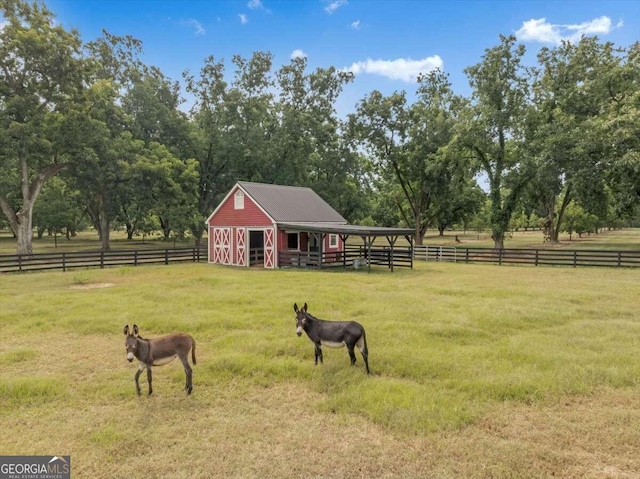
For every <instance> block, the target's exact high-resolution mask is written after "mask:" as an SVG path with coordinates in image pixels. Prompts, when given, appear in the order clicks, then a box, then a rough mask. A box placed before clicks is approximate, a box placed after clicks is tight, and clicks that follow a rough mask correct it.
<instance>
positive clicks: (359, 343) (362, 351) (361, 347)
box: [356, 336, 370, 374]
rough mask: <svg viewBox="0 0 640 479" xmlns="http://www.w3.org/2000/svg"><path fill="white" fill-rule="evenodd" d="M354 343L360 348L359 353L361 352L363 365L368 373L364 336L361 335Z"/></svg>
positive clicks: (367, 355)
mask: <svg viewBox="0 0 640 479" xmlns="http://www.w3.org/2000/svg"><path fill="white" fill-rule="evenodd" d="M356 344H357V345H358V349H359V350H360V353H362V359H364V366H365V368H366V369H367V374H370V373H369V351H368V350H367V343H366V341H365V339H364V336H363V337H361V338H360V339H359V340H358V342H357V343H356Z"/></svg>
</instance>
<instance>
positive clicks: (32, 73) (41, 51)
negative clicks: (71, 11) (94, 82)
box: [0, 0, 86, 254]
mask: <svg viewBox="0 0 640 479" xmlns="http://www.w3.org/2000/svg"><path fill="white" fill-rule="evenodd" d="M0 13H1V14H2V16H3V17H4V19H5V25H4V26H3V28H2V29H0V71H2V75H1V76H0V178H2V179H1V180H0V207H1V208H2V211H3V213H4V214H5V216H6V217H7V219H8V221H9V224H10V225H11V228H12V230H13V232H14V234H15V235H16V238H17V240H18V241H17V252H18V254H32V253H33V246H32V234H33V233H32V230H33V228H32V222H33V208H34V205H35V202H36V200H37V198H38V195H39V194H40V192H41V190H42V187H43V185H44V184H45V182H46V181H47V180H49V179H50V178H52V177H54V176H55V175H57V174H58V173H59V172H60V171H62V170H63V169H64V168H66V167H67V166H68V162H67V160H68V159H67V157H66V155H65V150H64V149H63V148H62V147H61V145H60V143H59V138H60V137H59V136H58V130H59V128H60V124H61V118H62V117H63V116H64V115H65V114H66V111H67V109H68V108H69V105H70V104H71V103H73V102H74V101H75V100H76V99H77V96H78V94H79V92H80V91H81V90H82V84H83V81H84V79H85V74H86V68H85V59H84V58H83V57H82V55H81V41H80V36H79V34H78V32H77V31H76V30H71V31H67V30H65V29H64V28H63V27H62V26H60V25H56V24H55V19H54V15H53V14H52V13H51V12H50V11H49V10H48V9H47V8H46V7H45V6H44V5H42V4H40V3H29V2H27V1H23V0H5V1H4V2H2V7H1V9H0Z"/></svg>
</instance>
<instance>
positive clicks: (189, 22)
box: [180, 18, 207, 35]
mask: <svg viewBox="0 0 640 479" xmlns="http://www.w3.org/2000/svg"><path fill="white" fill-rule="evenodd" d="M180 24H181V25H185V26H188V27H192V28H193V34H194V35H204V34H206V33H207V32H206V30H205V29H204V27H203V26H202V24H201V23H200V22H199V21H198V20H195V19H193V18H187V19H186V20H181V21H180Z"/></svg>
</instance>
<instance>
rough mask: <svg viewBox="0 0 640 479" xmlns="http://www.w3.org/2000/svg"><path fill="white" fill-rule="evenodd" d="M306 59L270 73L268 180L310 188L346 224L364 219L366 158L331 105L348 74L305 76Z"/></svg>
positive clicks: (350, 76) (322, 70) (325, 72)
mask: <svg viewBox="0 0 640 479" xmlns="http://www.w3.org/2000/svg"><path fill="white" fill-rule="evenodd" d="M306 67H307V60H306V58H300V57H299V58H294V59H293V60H292V61H291V63H290V64H289V65H285V66H283V67H282V68H281V69H280V70H279V71H278V72H276V78H277V86H278V88H279V98H278V101H277V102H276V103H275V105H274V111H275V119H274V120H273V121H272V124H273V125H274V127H273V134H272V135H271V137H270V140H269V142H270V148H269V161H271V162H272V163H273V166H274V170H275V172H276V173H275V174H276V177H275V178H274V182H276V183H279V184H285V185H305V186H310V187H311V188H313V189H314V190H315V191H316V192H317V193H318V194H319V195H320V196H322V197H323V198H324V199H325V200H326V201H327V202H329V203H330V204H331V205H332V206H333V207H334V208H335V209H336V210H337V211H339V212H340V213H341V214H342V215H343V216H344V217H345V218H347V219H348V220H350V221H354V220H356V219H359V218H362V217H363V216H364V215H366V211H367V209H368V208H367V204H368V201H367V199H368V192H367V191H368V181H367V162H366V159H365V158H364V157H363V156H362V155H360V154H358V153H357V152H355V151H353V149H352V148H351V145H350V143H349V139H347V138H345V136H344V135H342V132H341V128H343V125H342V124H341V122H340V121H339V120H338V118H337V114H336V110H335V102H336V100H337V98H338V96H339V95H340V93H341V92H342V89H343V88H344V86H345V85H346V84H348V83H349V82H351V81H353V74H352V73H348V72H342V71H339V70H336V69H335V68H334V67H330V68H316V69H315V70H314V71H312V72H310V73H306V71H305V70H306Z"/></svg>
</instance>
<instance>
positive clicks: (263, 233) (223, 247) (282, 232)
mask: <svg viewBox="0 0 640 479" xmlns="http://www.w3.org/2000/svg"><path fill="white" fill-rule="evenodd" d="M346 224H347V220H345V219H344V218H343V217H342V215H340V213H338V212H337V211H335V210H334V209H333V208H332V207H331V206H329V204H328V203H327V202H326V201H324V200H323V199H322V198H321V197H320V196H319V195H318V194H317V193H315V192H314V191H313V190H312V189H311V188H302V187H296V186H280V185H267V184H262V183H249V182H245V181H239V182H238V183H236V185H235V186H234V187H233V188H232V189H231V191H229V193H228V194H227V196H225V198H224V199H223V200H222V202H221V203H220V204H219V205H218V207H217V208H216V209H215V211H214V212H213V213H212V214H211V216H209V218H208V219H207V227H208V231H209V262H210V263H219V264H227V265H236V266H250V265H259V264H261V265H264V267H265V268H276V267H279V266H284V265H294V266H305V265H307V264H306V263H307V261H309V262H311V263H312V264H313V261H314V258H322V261H323V262H327V261H329V262H330V261H331V260H332V259H333V261H337V260H338V259H340V258H341V254H342V252H343V251H344V240H343V238H344V236H342V237H341V235H340V234H338V233H335V234H330V233H329V234H326V233H325V234H323V233H320V232H314V230H317V229H318V228H322V227H334V228H335V227H339V226H341V225H346ZM304 230H308V231H304ZM312 264H309V266H311V265H312ZM318 265H319V264H318Z"/></svg>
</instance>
